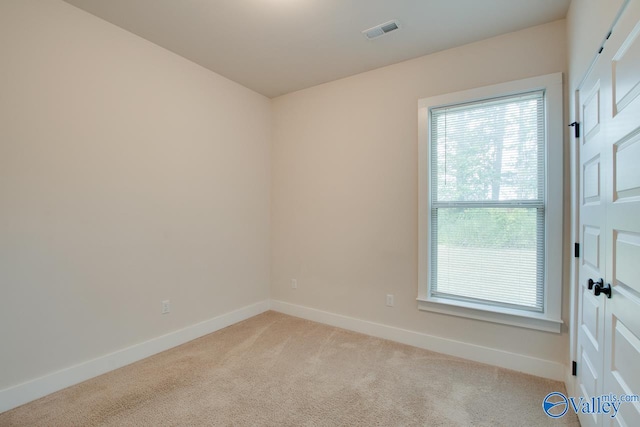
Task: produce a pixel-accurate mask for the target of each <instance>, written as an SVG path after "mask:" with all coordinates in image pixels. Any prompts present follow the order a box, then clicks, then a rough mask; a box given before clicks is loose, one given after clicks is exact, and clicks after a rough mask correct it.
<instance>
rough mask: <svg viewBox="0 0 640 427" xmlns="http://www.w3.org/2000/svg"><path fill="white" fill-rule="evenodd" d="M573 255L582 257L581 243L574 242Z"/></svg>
mask: <svg viewBox="0 0 640 427" xmlns="http://www.w3.org/2000/svg"><path fill="white" fill-rule="evenodd" d="M573 257H574V258H580V243H574V244H573Z"/></svg>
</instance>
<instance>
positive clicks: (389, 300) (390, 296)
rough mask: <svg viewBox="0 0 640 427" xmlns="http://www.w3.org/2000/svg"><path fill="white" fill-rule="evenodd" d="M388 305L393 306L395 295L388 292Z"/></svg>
mask: <svg viewBox="0 0 640 427" xmlns="http://www.w3.org/2000/svg"><path fill="white" fill-rule="evenodd" d="M387 307H393V295H391V294H387Z"/></svg>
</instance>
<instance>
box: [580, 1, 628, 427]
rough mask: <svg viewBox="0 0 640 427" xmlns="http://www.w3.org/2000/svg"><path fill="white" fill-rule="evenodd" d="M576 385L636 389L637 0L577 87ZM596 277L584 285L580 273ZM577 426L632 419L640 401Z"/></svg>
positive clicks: (604, 391) (594, 389)
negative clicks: (578, 238)
mask: <svg viewBox="0 0 640 427" xmlns="http://www.w3.org/2000/svg"><path fill="white" fill-rule="evenodd" d="M579 101H580V108H581V113H582V118H583V129H584V135H583V137H582V141H581V145H580V166H581V179H580V182H581V190H580V191H581V199H580V227H581V228H580V232H581V240H582V245H583V248H584V249H583V252H582V257H581V260H580V268H579V270H580V272H579V280H580V291H579V298H578V304H579V305H578V313H579V314H578V316H579V322H578V328H579V332H578V351H577V357H578V360H577V362H578V372H577V373H578V390H579V391H580V393H582V394H583V395H584V397H588V398H591V397H595V396H600V395H609V394H612V395H615V396H617V397H619V396H620V395H635V394H640V0H631V1H629V2H628V3H627V6H626V8H625V9H624V10H623V13H622V15H621V17H620V19H619V21H618V22H617V24H616V26H615V27H614V29H613V32H612V34H611V37H610V38H609V40H608V41H607V43H606V44H605V48H604V50H603V51H602V54H601V55H600V58H599V59H598V62H597V63H596V65H595V67H594V68H593V71H592V72H591V74H590V75H589V76H588V78H587V80H586V81H585V84H584V85H583V86H582V89H581V91H580V93H579ZM601 277H602V278H603V282H602V284H594V286H593V289H591V290H590V289H588V283H590V282H588V280H589V279H592V280H593V281H594V282H595V281H597V280H598V279H600V278H601ZM579 416H580V422H581V423H582V425H583V426H601V425H604V426H640V402H624V403H621V404H620V406H619V412H618V413H617V415H616V416H615V417H611V416H609V415H591V414H579Z"/></svg>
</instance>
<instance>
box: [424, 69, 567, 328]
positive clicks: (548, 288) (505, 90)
mask: <svg viewBox="0 0 640 427" xmlns="http://www.w3.org/2000/svg"><path fill="white" fill-rule="evenodd" d="M537 90H543V91H544V94H545V95H544V103H545V132H546V135H545V172H546V177H545V277H544V306H543V311H542V312H533V311H528V310H519V309H516V308H508V307H500V306H495V305H487V304H482V303H480V302H470V301H460V300H454V299H449V298H443V297H437V296H434V295H431V291H430V289H431V287H430V286H429V284H430V283H429V282H430V275H429V266H430V261H431V233H430V229H429V228H430V224H431V186H430V185H429V178H430V165H431V150H430V149H429V147H430V140H429V138H430V137H431V132H430V129H429V127H430V118H431V117H430V116H431V109H433V108H440V107H445V106H450V105H456V104H462V103H468V102H475V101H482V100H485V99H491V98H496V97H501V96H510V95H517V94H520V93H526V92H532V91H537ZM562 93H563V90H562V73H554V74H547V75H544V76H539V77H533V78H528V79H523V80H516V81H512V82H507V83H501V84H497V85H492V86H484V87H480V88H475V89H470V90H465V91H461V92H454V93H449V94H445V95H439V96H433V97H429V98H423V99H420V100H419V101H418V155H419V161H418V180H419V182H418V189H419V200H418V233H419V238H418V260H419V261H418V266H419V267H418V282H419V283H418V298H417V299H418V308H419V309H420V310H426V311H433V312H437V313H444V314H449V315H454V316H461V317H467V318H471V319H477V320H484V321H488V322H494V323H502V324H507V325H512V326H519V327H523V328H529V329H537V330H543V331H547V332H555V333H560V331H561V327H562V323H563V322H562V319H561V309H562V259H563V252H562V236H563V230H562V212H563V188H564V184H563V182H564V180H563V147H564V143H563V142H564V138H563V135H564V132H563V130H564V127H563V125H562V123H563V121H562V120H563V105H562Z"/></svg>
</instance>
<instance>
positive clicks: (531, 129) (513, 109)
mask: <svg viewBox="0 0 640 427" xmlns="http://www.w3.org/2000/svg"><path fill="white" fill-rule="evenodd" d="M561 91H562V77H561V74H554V75H549V76H543V77H539V78H534V79H527V80H521V81H518V82H511V83H506V84H502V85H497V86H491V87H485V88H480V89H475V90H471V91H465V92H459V93H455V94H450V95H444V96H439V97H435V98H428V99H424V100H421V101H420V115H419V117H420V172H421V179H420V206H421V211H420V267H421V268H420V274H419V277H420V286H419V292H420V294H419V297H418V300H419V304H420V308H421V309H425V310H432V311H439V312H445V313H449V314H455V315H462V316H467V317H472V318H478V319H483V320H489V321H494V322H499V323H508V324H513V325H519V326H524V327H531V328H536V329H543V330H549V331H555V332H559V328H560V324H561V320H560V297H561V292H560V289H561V283H560V281H561V277H560V274H561V273H560V271H561V267H560V266H561V264H560V263H561V260H562V253H561V239H562V237H561V236H562V229H561V222H562V218H561V212H562V207H561V204H562V127H561V120H562V97H561V93H562V92H561Z"/></svg>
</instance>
